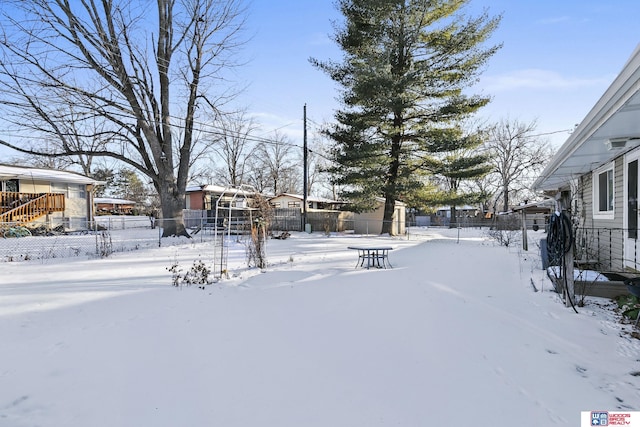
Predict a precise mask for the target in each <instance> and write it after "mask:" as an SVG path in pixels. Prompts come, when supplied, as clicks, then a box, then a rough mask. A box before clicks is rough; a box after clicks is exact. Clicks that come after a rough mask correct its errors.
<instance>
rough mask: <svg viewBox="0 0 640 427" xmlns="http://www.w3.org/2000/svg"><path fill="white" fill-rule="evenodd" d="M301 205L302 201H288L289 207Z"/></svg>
mask: <svg viewBox="0 0 640 427" xmlns="http://www.w3.org/2000/svg"><path fill="white" fill-rule="evenodd" d="M300 206H302V205H301V204H300V202H289V203H287V207H289V208H299V207H300Z"/></svg>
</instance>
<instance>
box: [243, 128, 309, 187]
mask: <svg viewBox="0 0 640 427" xmlns="http://www.w3.org/2000/svg"><path fill="white" fill-rule="evenodd" d="M297 148H298V147H297V146H296V145H294V144H292V143H291V142H289V140H288V139H287V138H286V137H285V136H284V135H282V134H279V133H278V132H275V133H274V136H273V138H272V140H271V141H263V142H260V143H259V144H258V146H257V148H256V151H255V154H254V155H253V156H252V159H253V161H252V165H251V174H250V184H252V185H253V186H254V187H255V188H256V189H257V190H258V191H261V192H271V193H273V194H280V193H297V192H299V191H300V187H301V186H300V183H301V182H302V168H301V165H302V161H301V160H299V159H298V158H297V157H296V151H295V149H297ZM298 154H301V153H298Z"/></svg>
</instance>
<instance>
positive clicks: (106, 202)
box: [93, 197, 136, 215]
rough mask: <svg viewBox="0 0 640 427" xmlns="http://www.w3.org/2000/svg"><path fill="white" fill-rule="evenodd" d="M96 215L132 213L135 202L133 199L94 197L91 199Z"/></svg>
mask: <svg viewBox="0 0 640 427" xmlns="http://www.w3.org/2000/svg"><path fill="white" fill-rule="evenodd" d="M93 205H94V207H95V213H96V215H133V213H134V212H133V211H134V210H135V208H136V202H135V201H133V200H125V199H116V198H111V197H95V198H94V199H93Z"/></svg>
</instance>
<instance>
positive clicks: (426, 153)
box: [311, 0, 500, 233]
mask: <svg viewBox="0 0 640 427" xmlns="http://www.w3.org/2000/svg"><path fill="white" fill-rule="evenodd" d="M467 3H468V0H337V5H338V7H339V9H340V11H341V12H342V14H343V15H344V18H345V21H344V25H343V27H341V28H337V30H336V34H335V40H336V42H337V43H338V45H339V46H340V48H341V49H342V51H343V52H344V56H343V60H342V62H333V61H319V60H317V59H312V60H311V61H312V63H313V64H314V65H316V66H317V67H318V68H320V69H321V70H323V71H325V72H326V73H327V74H328V75H330V77H331V78H332V79H333V80H335V81H336V82H337V83H338V84H340V86H341V88H342V101H343V108H342V109H341V110H340V111H338V112H337V113H336V120H337V123H336V124H335V125H333V126H332V127H330V128H329V129H328V130H327V134H328V135H329V136H330V137H331V138H332V139H333V141H334V142H335V145H334V149H333V157H334V160H335V162H336V166H335V167H333V168H332V170H331V172H333V173H334V179H335V182H336V184H339V185H342V186H343V188H345V191H344V194H343V195H344V196H345V197H348V198H349V199H350V200H351V201H353V202H354V204H355V206H358V207H359V208H361V209H367V208H371V207H372V206H371V205H372V202H373V200H375V196H383V197H384V199H385V209H384V221H385V222H384V226H383V228H382V232H383V233H389V232H390V231H391V219H392V216H393V212H394V206H395V202H396V201H397V200H399V199H400V198H402V197H403V195H407V194H410V193H412V192H414V191H416V190H417V189H419V188H420V187H421V185H422V184H421V181H422V180H421V179H420V174H421V173H423V172H424V171H425V169H426V166H427V164H429V163H430V162H431V161H432V156H433V154H434V153H445V152H451V151H455V149H456V148H457V147H458V145H457V144H459V142H460V137H459V136H460V135H459V128H458V127H457V123H459V121H460V120H461V119H464V118H465V117H467V116H469V115H471V114H472V113H474V112H475V111H476V110H478V109H479V108H481V107H482V106H484V105H485V104H486V103H487V102H488V101H489V99H488V97H484V96H469V95H466V94H463V90H464V89H465V88H467V87H468V86H469V85H470V84H472V83H473V82H474V80H475V78H476V77H477V75H478V73H479V71H480V69H481V67H482V66H483V65H484V64H485V63H486V61H487V60H488V59H489V58H490V57H491V56H492V55H493V54H494V53H495V52H496V51H497V49H498V48H499V46H490V47H483V44H484V43H485V42H486V41H487V40H488V38H489V36H490V35H491V33H492V32H493V31H494V30H495V28H496V27H497V25H498V23H499V21H500V18H499V17H494V18H491V17H489V16H488V14H487V13H486V12H485V13H483V14H481V15H480V16H479V17H473V18H472V17H465V16H463V15H462V14H461V13H460V9H461V8H462V7H463V6H464V5H465V4H467Z"/></svg>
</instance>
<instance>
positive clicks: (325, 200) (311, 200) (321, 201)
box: [272, 193, 345, 204]
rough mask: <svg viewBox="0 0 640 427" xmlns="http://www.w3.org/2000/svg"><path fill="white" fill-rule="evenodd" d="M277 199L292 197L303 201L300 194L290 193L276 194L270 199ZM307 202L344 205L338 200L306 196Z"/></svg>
mask: <svg viewBox="0 0 640 427" xmlns="http://www.w3.org/2000/svg"><path fill="white" fill-rule="evenodd" d="M278 197H292V198H294V199H300V200H303V199H304V196H303V195H302V194H292V193H282V194H278V195H277V196H275V197H272V199H276V198H278ZM307 201H308V202H317V203H334V204H335V203H345V202H341V201H339V200H332V199H326V198H324V197H318V196H307Z"/></svg>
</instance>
